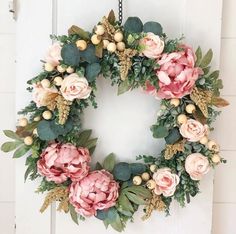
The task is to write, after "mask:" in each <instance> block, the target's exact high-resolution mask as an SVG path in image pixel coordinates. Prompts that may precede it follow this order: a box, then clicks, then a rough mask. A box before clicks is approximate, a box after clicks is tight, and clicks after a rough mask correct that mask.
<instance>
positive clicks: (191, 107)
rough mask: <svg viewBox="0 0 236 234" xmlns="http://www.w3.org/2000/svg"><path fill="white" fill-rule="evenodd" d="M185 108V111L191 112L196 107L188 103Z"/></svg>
mask: <svg viewBox="0 0 236 234" xmlns="http://www.w3.org/2000/svg"><path fill="white" fill-rule="evenodd" d="M185 110H186V112H187V113H189V114H192V113H193V112H194V111H195V110H196V107H195V106H194V105H193V104H188V105H187V106H186V107H185Z"/></svg>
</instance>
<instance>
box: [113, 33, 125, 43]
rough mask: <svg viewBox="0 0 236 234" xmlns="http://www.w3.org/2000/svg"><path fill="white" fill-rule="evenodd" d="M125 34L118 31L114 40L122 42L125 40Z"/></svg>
mask: <svg viewBox="0 0 236 234" xmlns="http://www.w3.org/2000/svg"><path fill="white" fill-rule="evenodd" d="M123 38H124V36H123V33H122V32H116V33H115V35H114V40H115V41H116V42H121V41H122V40H123Z"/></svg>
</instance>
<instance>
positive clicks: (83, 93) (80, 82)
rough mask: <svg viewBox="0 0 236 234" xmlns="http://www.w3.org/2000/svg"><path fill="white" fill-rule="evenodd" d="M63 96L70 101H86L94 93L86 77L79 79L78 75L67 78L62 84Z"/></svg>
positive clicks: (74, 74)
mask: <svg viewBox="0 0 236 234" xmlns="http://www.w3.org/2000/svg"><path fill="white" fill-rule="evenodd" d="M60 90H61V93H62V96H63V97H64V98H65V99H66V100H68V101H73V100H74V99H86V98H88V97H89V96H90V93H91V91H92V89H91V87H89V84H88V81H87V79H86V78H84V77H79V76H78V75H77V74H76V73H73V74H71V75H69V76H67V77H66V78H65V79H64V80H63V81H62V84H61V89H60Z"/></svg>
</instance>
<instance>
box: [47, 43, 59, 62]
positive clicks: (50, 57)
mask: <svg viewBox="0 0 236 234" xmlns="http://www.w3.org/2000/svg"><path fill="white" fill-rule="evenodd" d="M59 60H62V58H61V45H60V44H59V43H58V42H55V43H54V44H53V45H51V46H50V47H49V49H48V51H47V54H46V56H45V61H46V62H47V63H49V64H51V65H52V66H57V65H59Z"/></svg>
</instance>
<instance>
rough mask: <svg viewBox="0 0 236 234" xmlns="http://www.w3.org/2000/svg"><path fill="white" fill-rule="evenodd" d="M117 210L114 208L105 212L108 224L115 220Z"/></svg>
mask: <svg viewBox="0 0 236 234" xmlns="http://www.w3.org/2000/svg"><path fill="white" fill-rule="evenodd" d="M117 215H118V213H117V210H116V208H115V207H111V208H109V209H108V210H107V219H108V220H109V222H110V223H111V222H114V221H115V220H116V218H117Z"/></svg>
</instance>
